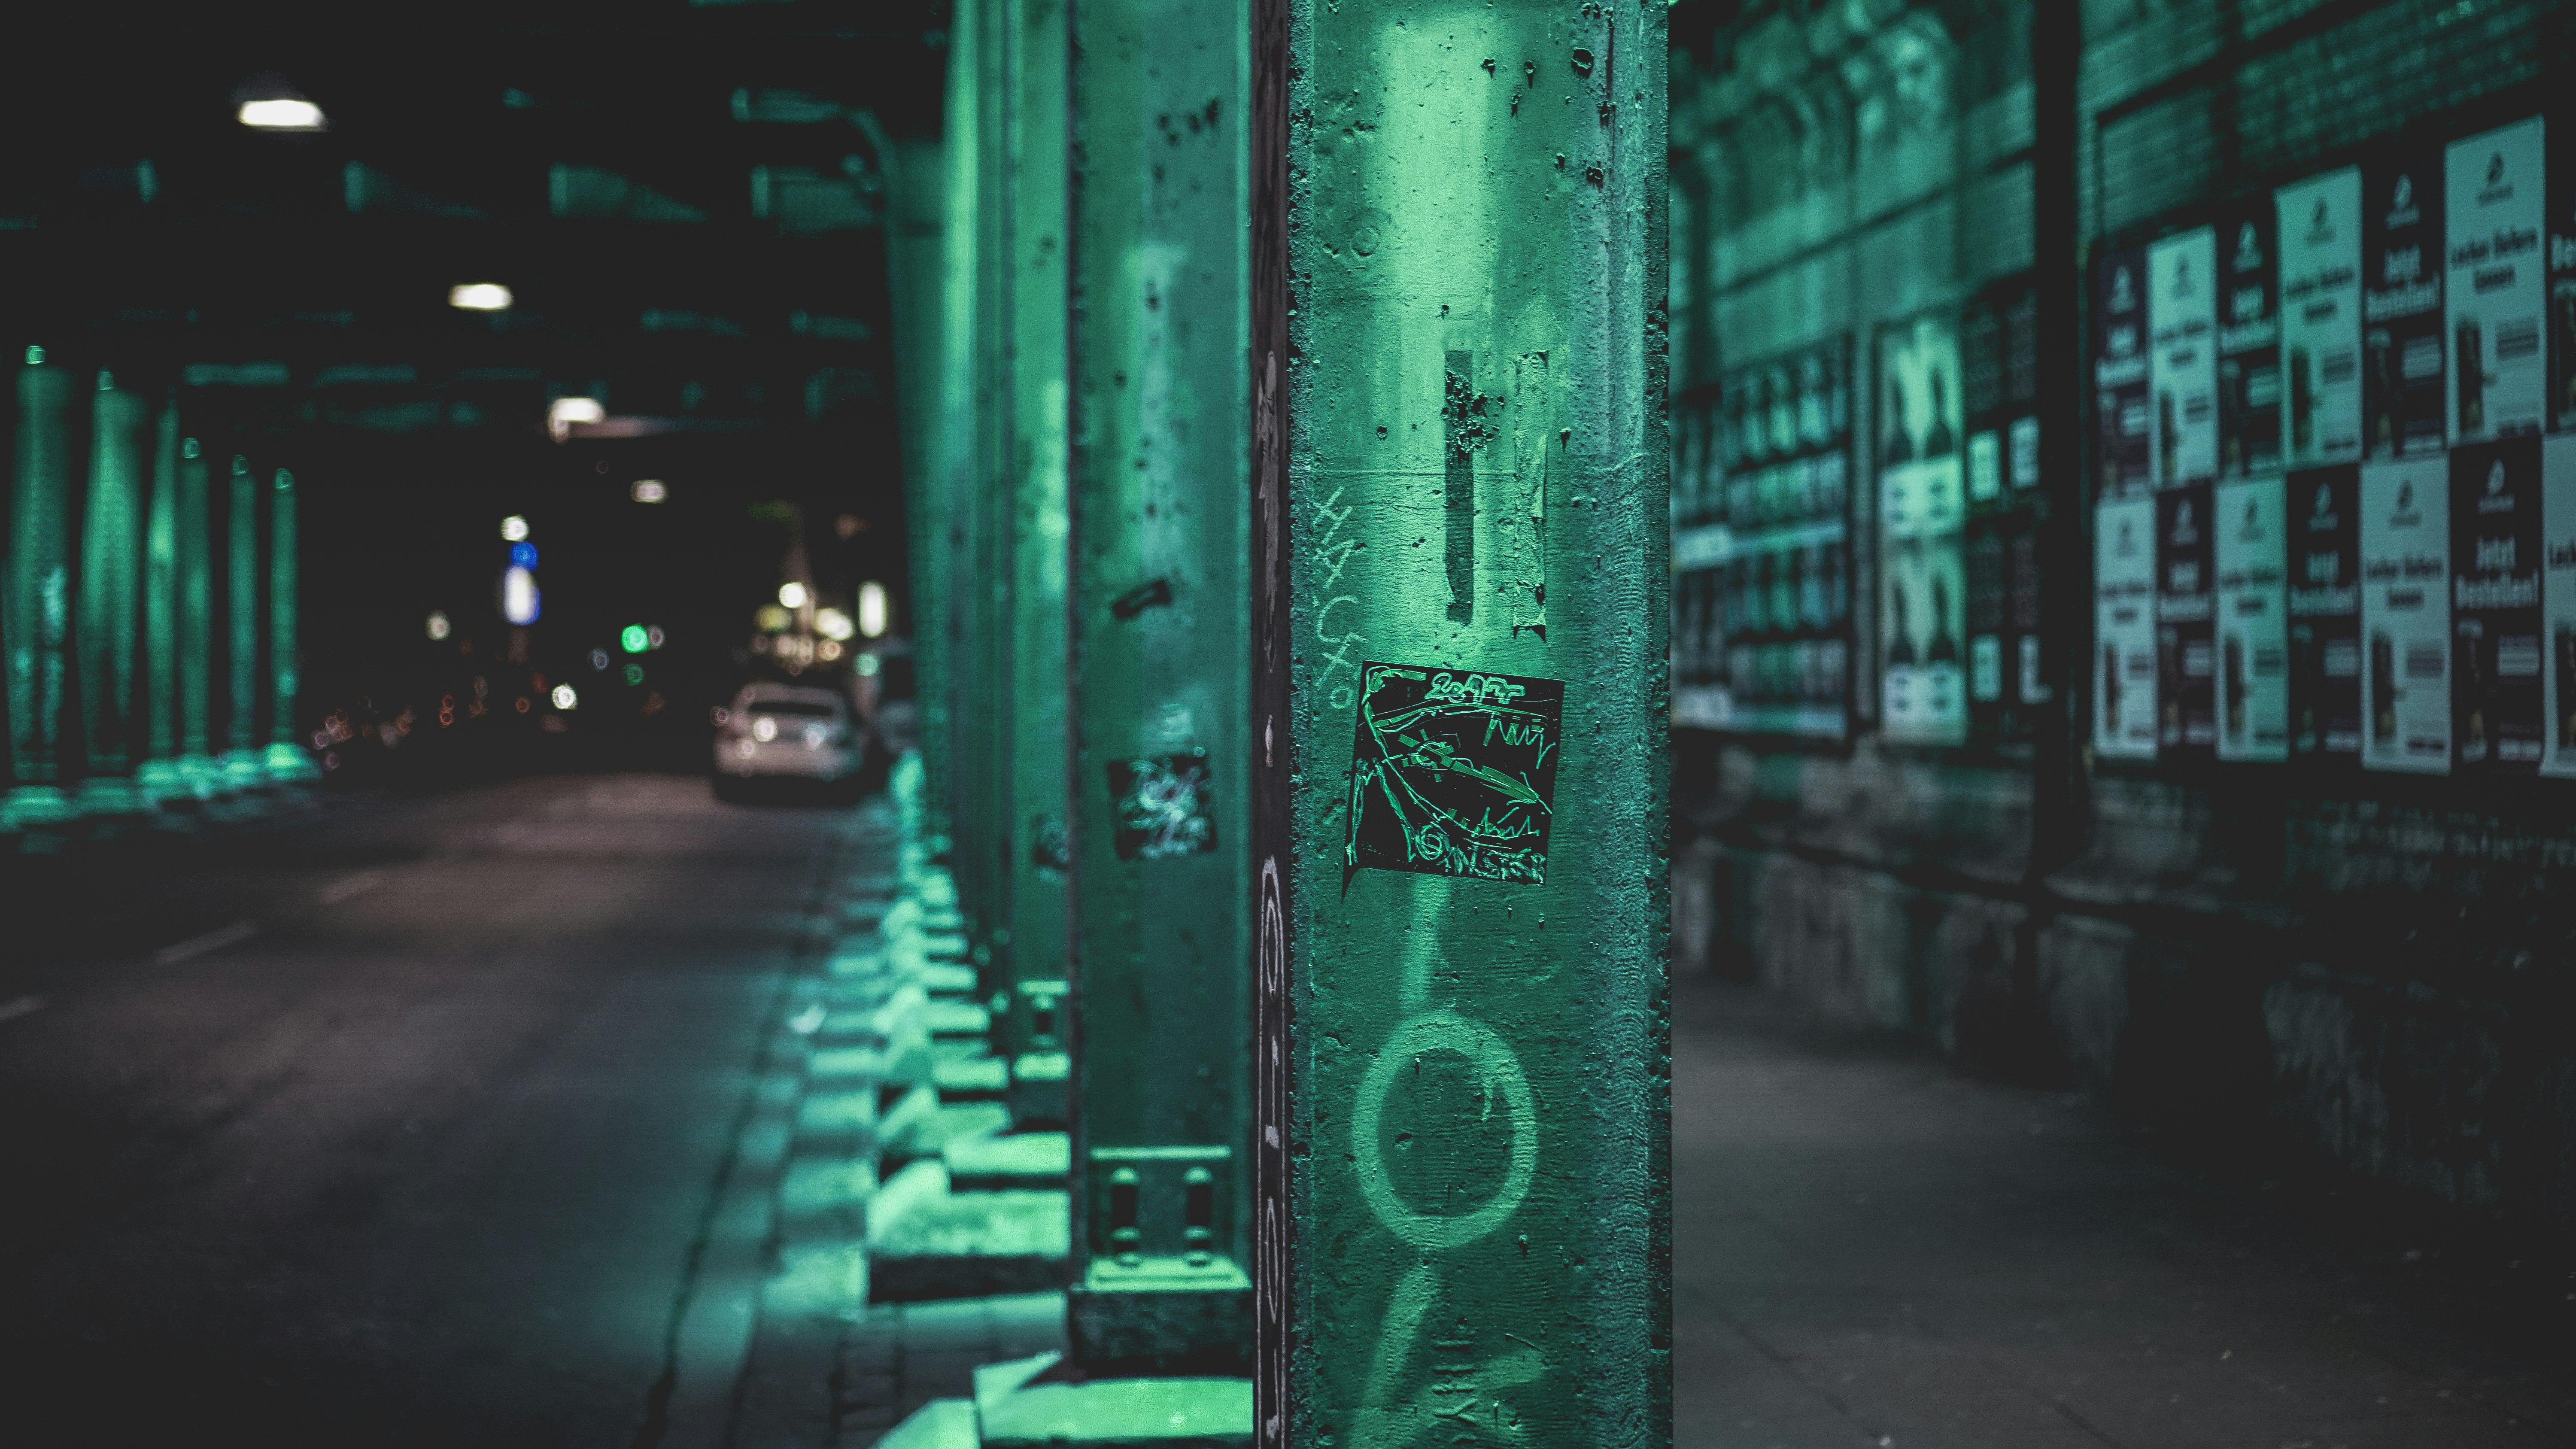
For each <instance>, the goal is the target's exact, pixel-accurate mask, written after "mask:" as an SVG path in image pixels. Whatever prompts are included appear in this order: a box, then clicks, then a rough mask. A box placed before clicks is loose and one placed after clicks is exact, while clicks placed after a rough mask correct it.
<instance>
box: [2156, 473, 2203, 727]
mask: <svg viewBox="0 0 2576 1449" xmlns="http://www.w3.org/2000/svg"><path fill="white" fill-rule="evenodd" d="M2209 494H2210V489H2209V485H2208V484H2206V483H2191V484H2186V485H2184V486H2182V487H2180V488H2168V489H2165V490H2163V491H2161V492H2159V493H2157V494H2156V753H2157V756H2158V757H2159V758H2161V759H2164V760H2169V761H2170V760H2205V759H2208V758H2209V757H2210V756H2211V755H2212V754H2214V753H2215V752H2216V750H2217V748H2218V695H2217V675H2218V668H2217V660H2216V657H2215V656H2216V639H2215V636H2214V635H2213V633H2212V630H2211V622H2212V618H2213V615H2214V613H2215V610H2214V608H2213V602H2214V601H2213V599H2212V596H2211V593H2210V586H2211V585H2212V583H2213V582H2214V581H2215V579H2216V574H2217V571H2216V570H2215V569H2214V568H2212V567H2211V563H2210V549H2209Z"/></svg>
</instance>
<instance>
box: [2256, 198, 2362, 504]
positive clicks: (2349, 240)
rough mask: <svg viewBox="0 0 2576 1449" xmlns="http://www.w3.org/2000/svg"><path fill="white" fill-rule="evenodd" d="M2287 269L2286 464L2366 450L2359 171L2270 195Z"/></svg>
mask: <svg viewBox="0 0 2576 1449" xmlns="http://www.w3.org/2000/svg"><path fill="white" fill-rule="evenodd" d="M2272 202H2273V207H2272V210H2273V215H2274V216H2275V217H2276V218H2277V219H2278V221H2277V225H2278V231H2277V232H2276V233H2275V240H2274V244H2275V245H2276V246H2277V247H2279V249H2280V268H2281V411H2282V414H2283V417H2284V428H2285V436H2284V438H2283V440H2282V441H2283V447H2284V449H2285V457H2286V458H2287V460H2288V465H2289V466H2290V467H2293V468H2313V467H2316V466H2318V465H2320V464H2326V463H2349V462H2352V461H2354V460H2356V459H2358V458H2360V457H2361V231H2362V227H2361V172H2360V171H2359V170H2357V169H2355V168H2353V167H2349V166H2347V167H2345V168H2344V169H2343V170H2341V171H2333V172H2329V173H2327V174H2326V175H2323V176H2317V177H2312V178H2310V179H2308V180H2306V181H2302V182H2300V183H2298V184H2297V185H2295V186H2284V187H2282V188H2281V189H2280V190H2278V191H2276V192H2274V193H2272Z"/></svg>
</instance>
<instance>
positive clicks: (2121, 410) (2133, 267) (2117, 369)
mask: <svg viewBox="0 0 2576 1449" xmlns="http://www.w3.org/2000/svg"><path fill="white" fill-rule="evenodd" d="M2146 272H2147V254H2146V253H2145V252H2143V251H2125V252H2112V253H2109V254H2108V255H2106V256H2104V257H2103V258H2102V259H2101V261H2100V262H2099V263H2098V264H2097V265H2096V267H2095V269H2094V276H2093V284H2094V295H2093V317H2094V324H2093V325H2094V351H2093V393H2094V397H2093V414H2094V417H2095V418H2096V419H2098V420H2099V423H2100V427H2101V434H2102V437H2101V445H2100V449H2099V454H2100V457H2101V460H2102V489H2101V493H2102V496H2103V497H2105V498H2116V497H2118V496H2119V495H2121V494H2123V493H2130V492H2135V491H2138V490H2141V489H2145V488H2148V487H2151V486H2152V479H2151V478H2150V476H2149V466H2150V460H2151V458H2152V457H2153V444H2154V439H2153V438H2152V437H2150V436H2149V430H2148V422H2147V348H2148V337H2147V278H2146Z"/></svg>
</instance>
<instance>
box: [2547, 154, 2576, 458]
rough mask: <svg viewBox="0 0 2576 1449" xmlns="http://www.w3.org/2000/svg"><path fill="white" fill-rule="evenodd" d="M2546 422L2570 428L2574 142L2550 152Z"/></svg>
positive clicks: (2575, 352)
mask: <svg viewBox="0 0 2576 1449" xmlns="http://www.w3.org/2000/svg"><path fill="white" fill-rule="evenodd" d="M2543 159H2545V160H2546V161H2547V162H2548V163H2549V226H2548V232H2549V241H2548V245H2549V419H2550V421H2549V426H2550V427H2551V428H2552V429H2560V428H2576V142H2571V143H2570V144H2566V145H2561V146H2558V147H2555V148H2553V149H2551V150H2550V152H2549V154H2548V155H2547V156H2546V157H2545V158H2543Z"/></svg>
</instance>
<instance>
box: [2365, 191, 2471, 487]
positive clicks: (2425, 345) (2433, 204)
mask: <svg viewBox="0 0 2576 1449" xmlns="http://www.w3.org/2000/svg"><path fill="white" fill-rule="evenodd" d="M2361 222H2362V237H2361V255H2362V292H2361V323H2362V334H2361V378H2362V387H2361V425H2362V435H2363V446H2364V449H2365V453H2366V456H2368V457H2371V458H2417V457H2423V456H2425V455H2427V454H2433V453H2439V452H2441V451H2442V448H2443V445H2444V442H2445V439H2446V427H2447V419H2448V416H2449V411H2450V398H2449V397H2448V395H2447V393H2446V390H2445V388H2444V386H2443V375H2444V368H2443V353H2444V351H2445V348H2446V341H2445V339H2444V336H2443V333H2442V274H2443V273H2442V258H2443V251H2442V173H2441V167H2440V161H2439V158H2438V156H2437V155H2436V154H2435V153H2433V152H2429V151H2403V150H2401V151H2399V152H2398V153H2397V154H2396V155H2395V156H2394V157H2392V158H2391V159H2389V160H2387V161H2383V162H2378V163H2376V164H2374V165H2372V166H2370V167H2367V168H2365V169H2364V170H2363V172H2362V203H2361Z"/></svg>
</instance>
